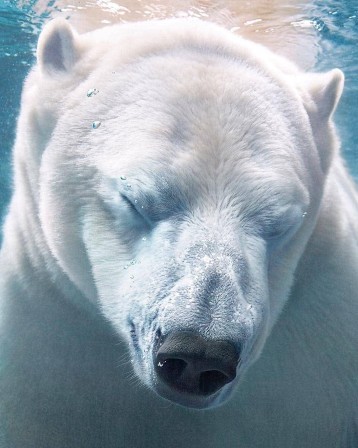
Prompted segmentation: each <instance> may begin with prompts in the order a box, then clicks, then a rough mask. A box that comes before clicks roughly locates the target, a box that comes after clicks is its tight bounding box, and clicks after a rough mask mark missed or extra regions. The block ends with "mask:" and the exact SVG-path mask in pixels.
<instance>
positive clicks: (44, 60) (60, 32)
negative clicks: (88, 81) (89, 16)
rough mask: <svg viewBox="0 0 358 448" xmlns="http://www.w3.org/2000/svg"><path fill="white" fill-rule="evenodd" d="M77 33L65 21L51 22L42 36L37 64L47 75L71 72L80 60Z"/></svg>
mask: <svg viewBox="0 0 358 448" xmlns="http://www.w3.org/2000/svg"><path fill="white" fill-rule="evenodd" d="M76 38H77V33H76V32H75V30H74V29H73V28H72V27H71V26H70V24H69V23H68V22H67V21H66V20H64V19H54V20H52V21H51V22H49V23H48V24H47V25H46V26H45V27H44V29H43V31H42V32H41V34H40V38H39V42H38V45H37V62H38V64H39V66H40V68H41V70H42V71H43V72H45V73H47V74H50V75H51V74H56V73H63V74H64V73H66V72H69V71H70V70H71V69H72V67H73V66H74V64H75V63H76V61H77V60H78V59H79V52H78V49H77V48H76Z"/></svg>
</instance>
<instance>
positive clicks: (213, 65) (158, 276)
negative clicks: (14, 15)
mask: <svg viewBox="0 0 358 448" xmlns="http://www.w3.org/2000/svg"><path fill="white" fill-rule="evenodd" d="M37 56H38V62H37V66H36V67H35V68H34V69H33V70H32V72H31V73H30V75H29V76H28V78H27V80H26V83H25V86H24V91H23V96H22V104H21V112H20V117H19V121H18V130H17V138H16V143H15V150H14V170H15V182H14V185H15V188H14V194H13V198H12V201H11V205H10V209H9V213H8V216H7V219H6V222H5V225H4V243H3V248H2V251H1V326H0V329H1V333H0V334H1V340H0V342H1V351H0V354H1V356H0V359H1V376H0V396H1V420H0V422H1V423H0V425H1V442H2V445H1V447H4V448H20V447H21V448H30V447H31V448H35V447H36V448H48V447H51V448H64V447H66V448H81V447H83V448H91V447H93V448H95V447H96V448H98V447H102V448H112V447H113V448H114V447H116V448H118V447H120V448H121V447H123V448H124V447H126V448H127V447H128V448H140V447H145V448H158V447H166V448H188V447H195V448H204V447H205V448H218V447H222V446H225V447H226V448H261V447H262V448H263V447H265V448H271V447H272V448H273V447H275V448H302V447H312V448H313V447H314V448H321V447H322V448H323V447H324V448H333V447H342V448H343V447H344V448H348V447H356V446H357V444H358V430H357V428H358V426H357V402H358V401H357V399H358V375H357V372H358V350H357V347H358V325H357V321H358V297H357V291H358V239H357V235H358V205H357V194H356V191H355V187H354V185H353V182H352V180H351V179H350V177H349V175H348V173H347V171H346V169H345V167H344V164H343V162H342V159H341V157H340V155H339V150H338V149H339V144H338V139H337V137H336V133H335V130H334V126H333V124H332V120H331V118H332V114H333V112H334V110H335V108H336V105H337V102H338V100H339V97H340V95H341V91H342V86H343V74H342V73H341V72H340V71H339V70H338V69H335V70H332V71H330V72H328V73H325V74H312V73H302V72H300V71H299V70H298V69H297V68H296V67H295V66H294V65H293V64H291V63H290V62H288V61H286V60H285V59H283V58H281V57H279V56H277V55H275V54H273V53H271V52H270V51H269V50H266V49H265V48H264V47H261V46H259V45H258V44H253V43H251V42H249V41H246V40H244V39H241V38H239V37H237V36H234V35H232V34H231V33H230V32H228V31H226V30H224V29H222V28H220V27H219V26H217V25H214V24H211V23H205V22H201V21H197V20H186V19H168V20H163V21H153V22H151V21H149V22H145V23H131V24H124V25H117V26H112V27H108V28H103V29H100V30H97V31H94V32H90V33H87V34H83V35H78V34H77V33H76V32H75V31H74V30H73V29H72V28H71V27H70V25H69V24H68V23H67V22H66V21H64V20H61V19H56V20H55V21H52V22H50V23H49V24H48V25H46V27H45V29H44V30H43V32H42V34H41V36H40V39H39V44H38V54H37Z"/></svg>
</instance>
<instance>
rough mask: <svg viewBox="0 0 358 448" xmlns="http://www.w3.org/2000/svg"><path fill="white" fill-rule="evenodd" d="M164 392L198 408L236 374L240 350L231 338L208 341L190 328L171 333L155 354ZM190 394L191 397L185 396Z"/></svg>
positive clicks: (156, 367)
mask: <svg viewBox="0 0 358 448" xmlns="http://www.w3.org/2000/svg"><path fill="white" fill-rule="evenodd" d="M153 361H154V367H155V372H156V374H157V377H158V379H159V384H160V386H163V387H160V389H161V390H162V393H161V395H163V396H165V398H169V399H171V400H172V401H177V402H178V403H180V404H186V405H188V406H192V403H194V407H201V406H197V405H196V403H199V402H200V401H207V399H208V398H210V396H212V395H214V394H216V392H218V391H219V390H220V389H222V388H223V387H224V386H225V385H226V384H228V383H231V382H232V381H233V380H234V379H235V377H236V367H237V364H238V362H239V353H238V350H237V348H236V346H235V345H234V344H233V343H232V342H229V341H224V340H207V339H204V338H203V337H202V336H201V335H199V334H197V333H194V332H190V331H179V332H175V333H171V334H169V335H168V336H167V337H166V338H165V339H164V342H163V343H162V344H161V345H160V347H159V349H158V350H157V351H156V353H154V358H153ZM185 397H187V399H185ZM204 407H205V406H204Z"/></svg>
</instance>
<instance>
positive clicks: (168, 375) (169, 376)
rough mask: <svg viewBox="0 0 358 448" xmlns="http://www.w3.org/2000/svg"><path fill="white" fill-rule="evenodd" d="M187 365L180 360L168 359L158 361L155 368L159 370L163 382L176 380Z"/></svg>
mask: <svg viewBox="0 0 358 448" xmlns="http://www.w3.org/2000/svg"><path fill="white" fill-rule="evenodd" d="M186 366H187V363H186V362H185V361H184V360H182V359H176V358H171V359H170V358H169V359H164V360H159V361H158V364H157V367H158V368H159V369H160V375H161V377H162V378H163V379H164V380H165V381H175V380H176V379H178V378H179V377H180V376H181V374H182V373H183V371H184V370H185V367H186Z"/></svg>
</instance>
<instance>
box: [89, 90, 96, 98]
mask: <svg viewBox="0 0 358 448" xmlns="http://www.w3.org/2000/svg"><path fill="white" fill-rule="evenodd" d="M98 92H99V90H98V89H89V90H88V91H87V96H88V98H91V97H92V96H95V95H97V93H98Z"/></svg>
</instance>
